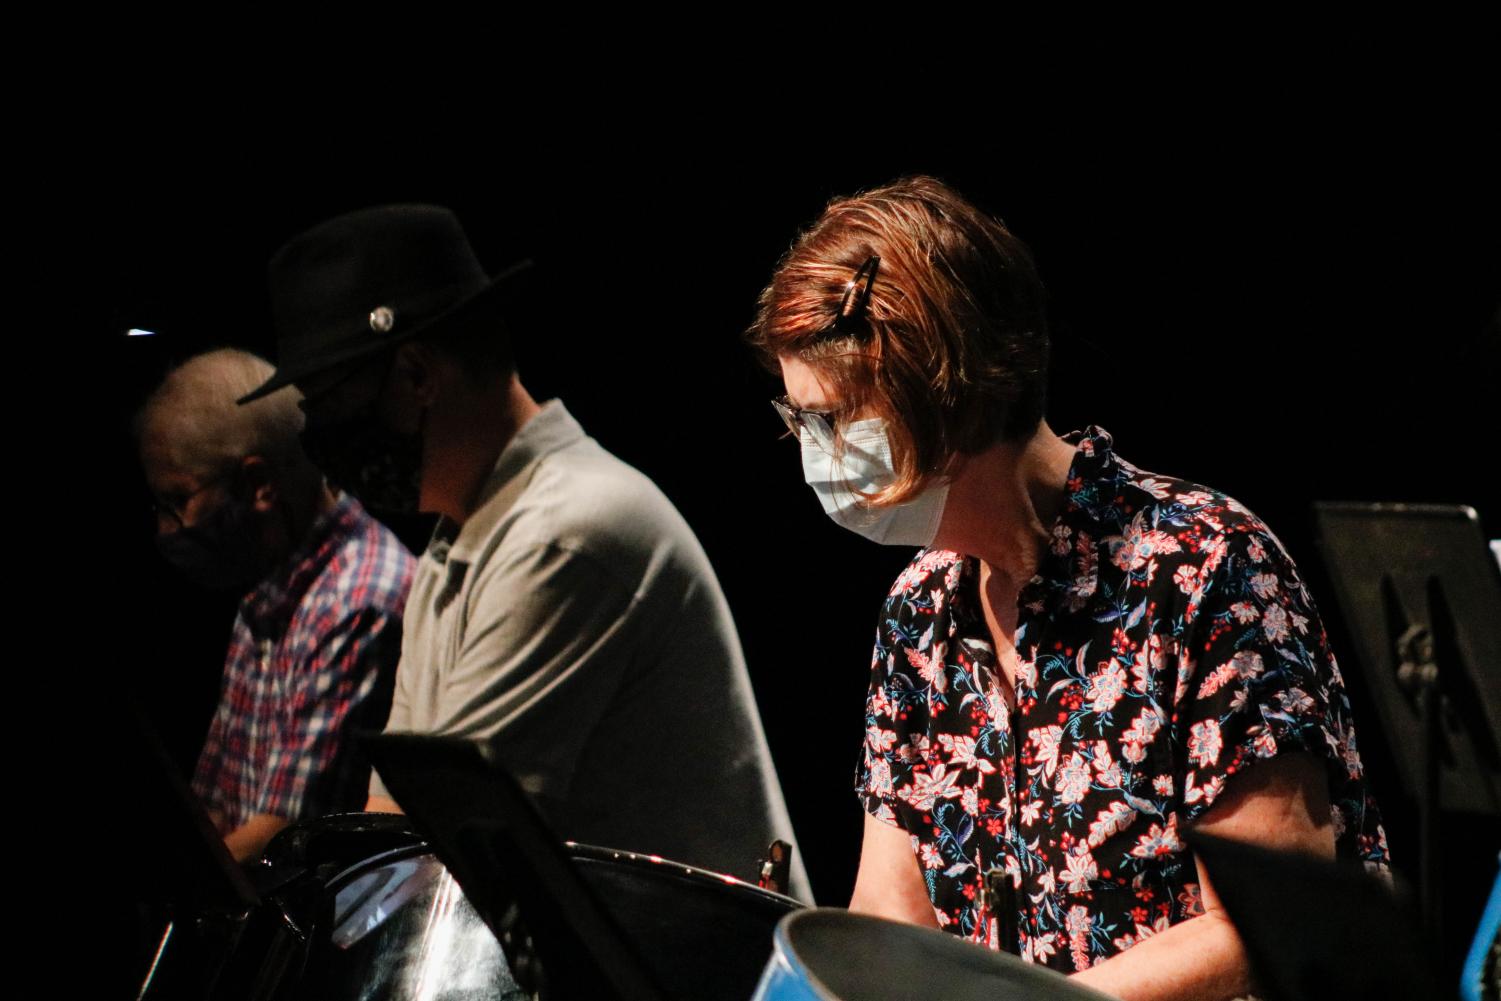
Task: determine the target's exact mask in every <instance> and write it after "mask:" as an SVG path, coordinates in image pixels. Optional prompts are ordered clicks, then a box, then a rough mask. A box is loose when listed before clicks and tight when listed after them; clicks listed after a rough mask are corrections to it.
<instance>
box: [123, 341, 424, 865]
mask: <svg viewBox="0 0 1501 1001" xmlns="http://www.w3.org/2000/svg"><path fill="white" fill-rule="evenodd" d="M271 372H272V369H271V366H270V365H268V364H267V363H266V362H265V361H263V360H262V359H260V358H257V357H256V356H254V355H251V354H247V353H245V352H241V351H230V350H224V351H214V352H210V353H208V354H205V355H200V356H198V357H197V358H194V359H192V360H190V361H188V362H187V363H186V364H184V365H182V366H181V367H179V368H177V369H175V370H174V371H172V372H171V373H170V374H169V375H168V376H167V378H166V380H165V381H164V382H163V383H162V385H161V386H160V387H159V388H158V389H157V390H156V391H155V393H153V395H152V396H151V398H150V399H149V400H148V401H147V403H146V405H145V407H144V408H143V409H142V411H141V414H140V417H139V418H138V421H137V434H138V439H139V444H140V450H141V461H142V465H143V467H144V469H145V472H146V479H147V483H148V485H149V486H150V488H151V490H152V493H153V494H154V495H155V497H156V500H157V541H158V544H159V546H160V548H161V550H162V553H163V555H164V556H166V557H167V558H168V559H169V560H170V561H171V562H173V563H174V564H175V565H177V566H178V567H179V568H181V569H182V570H183V571H184V572H185V573H187V574H188V575H189V576H190V577H191V578H193V579H194V580H196V581H198V582H199V583H201V584H204V585H205V586H211V587H223V588H235V589H237V590H241V591H245V592H247V593H245V596H244V597H243V598H242V599H241V602H240V607H239V611H238V614H237V615H236V617H235V623H234V631H233V634H232V637H231V640H230V645H229V655H228V657H227V659H226V661H225V665H224V679H223V684H222V687H221V689H220V698H219V706H218V709H217V711H216V712H215V713H214V718H213V722H212V723H211V724H210V726H209V731H208V736H207V738H206V739H205V741H204V745H203V751H202V753H201V754H200V756H199V759H198V766H197V769H196V770H195V774H194V776H193V791H194V793H195V794H196V795H197V796H198V798H199V799H200V800H201V801H202V802H203V804H204V806H205V807H206V808H207V809H208V811H209V814H210V816H211V817H212V818H213V820H214V823H215V824H216V825H218V827H219V830H220V832H221V833H222V834H223V835H224V839H225V844H226V845H227V846H228V847H229V849H230V853H231V854H232V855H233V856H234V857H235V858H236V859H241V860H243V859H248V858H254V857H256V856H257V855H259V854H260V852H261V850H262V849H263V848H264V846H265V844H266V842H267V841H268V840H270V838H271V836H272V835H274V834H275V833H276V832H277V831H279V830H280V829H281V828H283V827H285V826H286V825H287V824H288V823H289V822H291V821H293V820H296V819H298V818H302V817H312V816H318V815H320V814H324V813H330V812H335V811H338V810H345V809H358V808H359V807H360V806H361V804H362V803H363V802H364V791H365V786H366V783H367V782H368V779H369V766H368V764H367V763H366V762H365V761H364V760H362V758H361V757H360V756H359V755H358V753H357V751H356V748H355V747H354V745H353V742H352V741H351V740H350V739H349V733H350V730H351V728H366V729H378V728H379V727H380V726H381V725H382V724H383V723H384V722H385V719H386V713H387V711H388V710H389V707H390V701H391V687H392V679H393V677H394V674H395V668H396V661H397V657H398V654H399V652H400V648H401V610H402V606H403V604H404V603H405V601H406V595H407V590H408V587H409V586H410V584H411V578H412V568H413V561H412V558H411V556H410V554H409V553H408V552H407V551H406V549H405V547H403V546H402V544H401V543H400V542H399V541H398V540H397V539H396V537H395V536H394V535H392V534H391V533H390V531H388V530H387V529H386V528H385V527H384V526H382V525H381V524H380V523H379V522H377V521H375V520H374V519H373V518H371V517H370V516H369V515H368V514H366V513H365V511H364V509H363V508H362V507H361V506H360V505H359V503H358V502H357V501H356V500H355V499H354V498H353V497H350V496H347V495H344V496H335V495H334V494H333V493H332V492H331V491H330V490H329V488H328V486H327V484H326V483H325V482H324V480H323V477H322V476H321V474H319V473H318V472H317V470H316V469H315V468H314V467H313V466H312V464H311V463H309V462H308V460H307V458H306V457H305V456H304V455H303V453H302V449H301V446H300V444H299V442H298V434H299V432H300V430H301V427H302V413H301V411H300V409H299V407H298V400H297V395H296V393H295V391H293V390H286V391H283V392H281V393H275V394H272V395H271V396H268V397H266V398H264V399H262V400H258V401H256V402H254V403H252V404H249V405H246V406H243V407H242V406H237V405H236V404H235V400H236V399H237V398H238V397H240V396H242V395H244V394H245V393H247V392H249V391H250V390H251V389H253V388H255V387H256V386H257V385H259V384H260V383H262V382H264V381H265V379H266V378H267V377H269V376H270V374H271Z"/></svg>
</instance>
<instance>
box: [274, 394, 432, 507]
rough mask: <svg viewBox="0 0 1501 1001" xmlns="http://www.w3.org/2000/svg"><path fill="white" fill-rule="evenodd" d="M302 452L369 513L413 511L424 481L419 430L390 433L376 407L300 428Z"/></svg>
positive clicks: (420, 433) (308, 422) (309, 422)
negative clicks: (406, 432)
mask: <svg viewBox="0 0 1501 1001" xmlns="http://www.w3.org/2000/svg"><path fill="white" fill-rule="evenodd" d="M302 449H303V451H304V452H305V453H306V454H307V457H308V459H309V460H311V461H312V463H313V465H315V466H317V467H318V468H319V469H320V470H322V471H323V473H324V475H325V476H327V477H328V479H329V482H330V483H332V484H333V485H334V486H336V487H338V488H339V489H340V490H346V491H348V492H349V493H351V494H353V495H354V496H355V498H356V499H357V500H358V501H359V502H360V503H361V504H363V505H365V506H366V507H368V508H371V509H373V510H377V511H386V512H389V513H392V514H409V513H412V512H415V511H416V510H417V501H418V498H419V496H420V485H421V480H422V430H421V428H420V427H419V428H418V430H417V431H416V432H415V433H412V434H405V433H402V432H400V431H393V430H391V429H390V428H388V427H387V426H386V424H385V422H384V421H382V420H381V419H380V418H379V417H378V416H376V413H375V404H374V403H371V404H369V405H368V406H366V407H365V408H364V409H362V410H361V411H359V412H358V413H356V414H353V415H351V416H349V417H344V418H341V419H338V420H317V419H315V418H314V417H312V416H311V415H310V416H309V417H308V420H307V425H306V426H305V427H304V428H303V429H302Z"/></svg>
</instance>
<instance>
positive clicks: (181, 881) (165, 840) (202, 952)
mask: <svg viewBox="0 0 1501 1001" xmlns="http://www.w3.org/2000/svg"><path fill="white" fill-rule="evenodd" d="M125 717H126V719H127V721H128V722H127V723H126V725H124V726H122V727H121V728H120V729H121V731H122V734H121V735H122V736H123V738H124V745H123V746H122V747H119V748H117V753H118V754H120V756H121V758H123V759H124V760H125V761H126V762H127V763H128V764H127V765H126V767H125V769H124V771H125V773H126V774H127V775H130V776H132V777H133V778H134V780H135V782H134V789H133V792H134V793H135V797H134V801H135V802H136V803H137V804H138V806H139V807H140V810H141V815H142V816H147V817H151V818H152V825H151V828H150V835H149V837H143V838H141V839H139V841H138V843H136V844H135V845H134V846H133V847H132V848H131V849H130V851H129V853H128V857H129V858H130V859H131V860H132V862H133V863H134V864H135V866H136V867H137V871H138V872H139V873H140V874H141V887H140V889H139V890H138V896H141V897H143V898H144V897H147V896H149V897H150V899H151V901H152V902H153V903H156V904H160V905H162V906H163V907H164V908H165V909H166V912H167V919H166V921H165V927H164V928H163V929H162V934H161V939H160V941H159V943H158V945H157V948H156V954H155V956H154V958H153V959H152V962H151V965H150V967H149V968H148V969H147V970H146V971H145V975H144V978H143V982H142V984H141V988H140V992H139V995H138V996H139V997H140V998H155V997H161V996H164V995H165V996H175V995H176V994H178V993H182V994H184V995H192V994H197V993H199V991H200V989H201V990H202V992H203V994H204V995H205V996H209V995H212V994H214V992H215V991H216V990H217V980H218V976H219V973H220V972H221V971H222V967H223V964H224V962H225V960H226V958H227V957H228V955H229V953H230V952H231V951H232V950H233V946H234V937H235V935H236V932H237V924H238V922H240V921H242V920H243V918H244V916H245V915H246V914H247V913H248V912H249V911H250V910H251V908H253V907H254V906H255V905H256V903H257V902H258V901H259V899H260V898H259V894H258V893H257V892H256V890H255V887H254V886H252V885H251V882H250V879H249V878H248V877H247V876H246V874H245V871H244V870H243V869H241V868H240V866H239V865H238V864H236V863H235V861H234V859H233V858H231V857H230V854H229V849H227V848H226V847H225V846H224V841H223V839H221V838H220V837H219V832H218V831H217V830H215V828H214V825H213V822H212V821H211V820H209V817H208V814H207V813H206V812H205V811H204V809H203V806H202V804H200V803H199V802H198V800H197V798H196V797H195V796H194V795H193V793H192V791H191V790H190V789H189V788H188V785H187V783H186V782H185V781H184V780H183V778H182V775H181V774H179V773H178V770H177V766H176V765H175V764H174V763H173V762H172V759H171V756H170V755H168V754H167V751H166V749H165V748H164V747H163V746H162V743H161V740H160V738H159V737H158V736H157V734H156V730H155V729H154V728H153V727H152V726H151V724H150V722H148V720H147V718H146V716H145V714H144V713H143V712H141V710H140V709H139V707H137V706H135V705H134V704H131V703H129V702H127V705H126V710H125ZM205 915H218V916H220V917H222V918H223V919H224V923H225V924H226V926H227V927H226V929H225V936H226V941H223V942H220V943H217V945H216V946H212V947H205V946H203V944H202V943H185V942H184V939H185V937H186V938H191V937H192V932H193V930H194V929H193V928H192V927H191V925H194V924H199V925H201V924H203V920H202V919H203V918H204V916H205ZM184 922H187V923H188V924H189V925H190V927H188V928H183V927H181V925H182V924H183V923H184ZM195 945H196V947H195Z"/></svg>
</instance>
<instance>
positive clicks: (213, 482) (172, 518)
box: [151, 472, 231, 532]
mask: <svg viewBox="0 0 1501 1001" xmlns="http://www.w3.org/2000/svg"><path fill="white" fill-rule="evenodd" d="M230 476H231V474H230V473H227V472H226V473H220V474H219V475H218V476H215V477H213V478H212V479H208V480H204V481H203V483H201V484H200V485H199V487H198V489H197V490H193V491H191V492H189V493H185V494H177V495H174V496H172V497H161V498H152V500H151V515H152V517H153V518H155V519H156V523H157V524H158V525H160V524H161V523H162V522H164V521H165V522H168V523H170V524H171V525H172V531H174V532H177V531H181V530H182V529H183V528H185V527H186V525H185V523H184V522H183V520H182V516H183V514H184V513H185V512H186V511H187V509H188V505H190V504H192V503H193V498H194V497H197V496H198V495H199V494H201V493H203V492H205V491H207V490H209V489H210V488H212V487H216V486H218V485H219V484H221V483H223V482H224V481H225V480H227V479H229V477H230Z"/></svg>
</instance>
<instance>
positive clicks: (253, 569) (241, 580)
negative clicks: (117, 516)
mask: <svg viewBox="0 0 1501 1001" xmlns="http://www.w3.org/2000/svg"><path fill="white" fill-rule="evenodd" d="M253 531H254V526H253V525H252V523H251V518H250V516H249V512H248V511H247V510H246V508H245V506H244V505H243V504H241V503H240V502H239V501H237V500H233V499H231V500H228V501H225V502H224V503H223V504H221V505H219V507H218V508H217V509H216V510H215V511H214V513H213V514H212V515H210V516H209V517H208V518H207V519H205V520H203V521H202V522H199V523H198V524H196V525H184V526H182V527H181V528H179V529H177V531H175V532H171V533H169V534H167V535H158V536H157V537H156V548H157V551H158V552H160V553H161V554H162V557H163V558H164V559H166V561H167V562H168V563H171V564H172V565H173V566H175V567H176V568H177V569H178V570H180V571H182V573H183V575H184V576H185V577H187V578H188V580H190V581H192V582H193V583H194V584H197V585H198V586H199V587H202V588H207V589H208V590H210V591H239V592H242V593H243V592H245V591H249V590H250V589H251V588H252V587H254V586H255V585H256V584H257V583H259V581H260V579H261V578H262V577H263V576H265V573H266V570H267V568H266V567H265V566H264V565H263V564H262V561H261V559H260V557H259V555H258V553H257V550H256V547H255V539H254V537H253V535H252V532H253Z"/></svg>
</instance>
